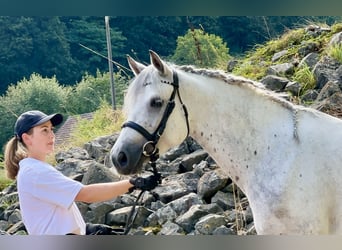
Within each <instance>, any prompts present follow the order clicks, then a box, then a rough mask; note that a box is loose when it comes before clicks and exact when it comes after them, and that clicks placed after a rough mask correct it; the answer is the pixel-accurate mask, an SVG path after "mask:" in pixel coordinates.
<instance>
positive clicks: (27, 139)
mask: <svg viewBox="0 0 342 250" xmlns="http://www.w3.org/2000/svg"><path fill="white" fill-rule="evenodd" d="M21 139H22V141H23V143H24V145H26V146H27V145H31V136H30V135H29V134H27V133H23V134H22V136H21Z"/></svg>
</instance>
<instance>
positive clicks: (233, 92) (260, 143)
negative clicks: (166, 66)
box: [180, 76, 295, 189]
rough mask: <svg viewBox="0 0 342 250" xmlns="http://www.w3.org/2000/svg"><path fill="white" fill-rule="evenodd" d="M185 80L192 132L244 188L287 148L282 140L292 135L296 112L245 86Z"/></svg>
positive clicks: (183, 86) (184, 91)
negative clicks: (253, 176)
mask: <svg viewBox="0 0 342 250" xmlns="http://www.w3.org/2000/svg"><path fill="white" fill-rule="evenodd" d="M197 77H199V76H197ZM185 81H187V82H185V83H183V84H181V85H180V86H181V88H182V89H181V94H182V95H184V103H185V105H186V106H187V108H188V111H189V121H190V135H191V136H192V137H193V138H194V139H195V140H196V141H197V142H198V143H199V144H200V145H201V146H202V147H203V148H204V149H205V150H206V151H207V152H208V153H209V154H210V155H211V156H212V157H213V158H214V160H215V161H216V162H217V163H218V165H219V166H221V167H222V169H223V170H224V171H226V172H227V173H228V175H230V177H231V178H233V179H234V180H235V181H237V182H238V184H239V183H240V184H241V185H240V187H241V188H242V189H244V185H246V183H247V182H248V180H249V179H250V176H249V175H255V174H256V173H255V171H258V169H260V168H265V165H262V164H266V162H267V161H270V159H269V157H270V155H272V154H275V153H276V152H279V150H282V149H281V147H279V140H281V139H280V138H291V139H293V133H294V129H295V128H294V126H295V124H294V118H293V113H292V110H291V109H289V108H285V107H284V105H282V104H281V102H275V101H274V100H272V98H269V97H267V96H265V94H261V93H258V91H255V90H254V89H250V88H248V87H246V86H237V85H231V84H228V83H225V82H223V81H219V80H215V79H209V78H208V79H202V80H199V79H197V80H196V81H192V80H191V78H189V79H188V80H185ZM183 93H184V94H183ZM283 142H284V141H283ZM283 146H286V145H283ZM270 152H272V153H270Z"/></svg>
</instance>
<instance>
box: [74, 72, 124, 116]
mask: <svg viewBox="0 0 342 250" xmlns="http://www.w3.org/2000/svg"><path fill="white" fill-rule="evenodd" d="M127 82H128V81H127V79H126V77H124V76H122V75H121V73H120V72H119V73H116V74H114V85H115V102H116V106H120V105H122V103H123V93H124V91H125V90H126V88H127V85H128V84H127ZM103 102H107V103H112V96H111V86H110V77H109V73H101V72H100V71H97V73H96V76H92V75H89V74H86V75H85V76H84V77H83V78H82V80H81V81H80V82H79V83H77V84H76V85H75V87H73V89H72V91H71V92H70V95H69V96H68V111H69V112H70V113H71V114H83V113H89V112H93V111H95V110H97V109H99V108H100V106H101V104H102V103H103Z"/></svg>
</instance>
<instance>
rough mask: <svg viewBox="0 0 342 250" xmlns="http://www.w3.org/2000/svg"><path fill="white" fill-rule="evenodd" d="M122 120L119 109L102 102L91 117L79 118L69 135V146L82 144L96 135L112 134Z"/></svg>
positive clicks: (119, 126) (118, 127) (117, 129)
mask: <svg viewBox="0 0 342 250" xmlns="http://www.w3.org/2000/svg"><path fill="white" fill-rule="evenodd" d="M123 120H124V118H123V115H122V112H121V111H119V110H113V109H112V107H111V106H110V105H109V104H108V103H105V102H104V103H102V104H101V106H100V108H99V109H98V110H96V111H95V112H94V116H93V119H91V120H79V122H78V124H77V126H76V127H75V129H74V131H73V132H72V135H71V140H70V141H71V144H72V145H69V146H82V145H83V144H84V143H86V142H89V141H91V140H92V139H94V138H96V137H99V136H104V135H110V134H113V133H114V132H117V131H119V130H120V129H121V125H122V123H123ZM64 146H65V145H64Z"/></svg>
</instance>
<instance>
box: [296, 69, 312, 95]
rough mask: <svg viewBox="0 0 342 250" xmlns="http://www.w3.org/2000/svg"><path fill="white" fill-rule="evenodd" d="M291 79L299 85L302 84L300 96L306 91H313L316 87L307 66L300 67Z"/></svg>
mask: <svg viewBox="0 0 342 250" xmlns="http://www.w3.org/2000/svg"><path fill="white" fill-rule="evenodd" d="M292 79H293V80H294V81H297V82H299V83H303V86H302V88H301V94H303V93H305V91H307V90H308V89H313V88H315V86H316V79H315V76H314V74H313V73H312V71H311V70H310V67H309V66H307V65H303V66H301V67H300V68H299V69H298V70H297V71H296V72H295V73H294V74H293V77H292Z"/></svg>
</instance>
